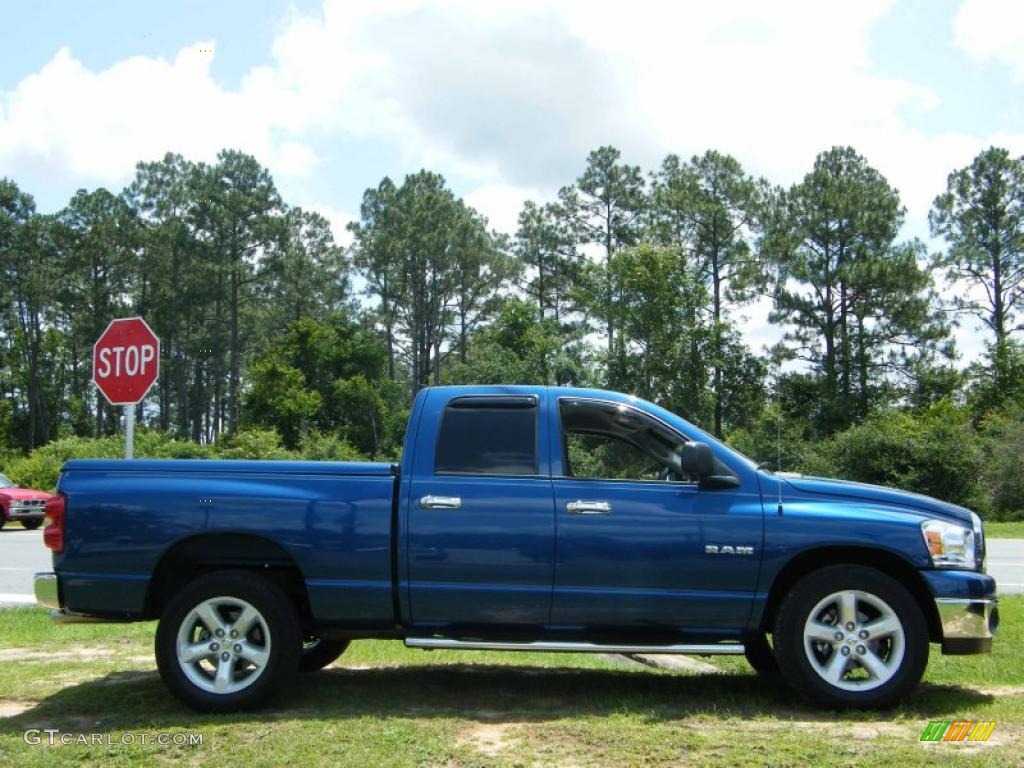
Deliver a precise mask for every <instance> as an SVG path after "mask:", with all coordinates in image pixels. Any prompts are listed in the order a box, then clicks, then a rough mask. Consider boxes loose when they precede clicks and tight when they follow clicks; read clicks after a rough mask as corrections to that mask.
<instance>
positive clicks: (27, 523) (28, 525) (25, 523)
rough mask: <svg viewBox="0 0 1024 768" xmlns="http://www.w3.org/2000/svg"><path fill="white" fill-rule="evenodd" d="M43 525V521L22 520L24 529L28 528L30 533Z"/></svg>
mask: <svg viewBox="0 0 1024 768" xmlns="http://www.w3.org/2000/svg"><path fill="white" fill-rule="evenodd" d="M42 524H43V521H42V520H22V521H21V525H22V527H24V528H26V529H28V530H30V531H34V530H35V529H36V528H38V527H39V526H40V525H42Z"/></svg>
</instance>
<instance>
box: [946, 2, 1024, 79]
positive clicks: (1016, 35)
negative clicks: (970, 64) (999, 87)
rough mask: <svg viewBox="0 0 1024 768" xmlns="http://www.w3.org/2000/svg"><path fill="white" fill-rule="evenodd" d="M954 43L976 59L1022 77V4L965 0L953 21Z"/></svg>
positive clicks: (1023, 6)
mask: <svg viewBox="0 0 1024 768" xmlns="http://www.w3.org/2000/svg"><path fill="white" fill-rule="evenodd" d="M953 32H954V40H955V42H956V45H957V46H958V47H959V48H961V49H962V50H963V51H964V52H966V53H967V54H968V55H969V56H972V57H974V58H975V59H978V60H979V61H993V60H994V61H997V62H999V63H1001V64H1003V65H1005V66H1007V67H1009V69H1010V71H1011V72H1012V73H1013V75H1014V77H1015V78H1017V79H1018V80H1024V3H1021V2H1020V0H966V2H965V3H964V4H963V5H962V6H961V7H960V11H959V13H957V15H956V19H955V20H954V22H953Z"/></svg>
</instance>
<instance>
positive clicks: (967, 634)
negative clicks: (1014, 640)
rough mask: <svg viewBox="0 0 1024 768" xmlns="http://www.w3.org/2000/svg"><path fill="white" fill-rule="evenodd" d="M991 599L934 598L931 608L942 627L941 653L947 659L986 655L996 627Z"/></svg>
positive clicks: (995, 609) (996, 610) (994, 604)
mask: <svg viewBox="0 0 1024 768" xmlns="http://www.w3.org/2000/svg"><path fill="white" fill-rule="evenodd" d="M998 602H999V601H998V600H996V598H994V597H983V598H963V597H937V598H935V608H936V610H938V612H939V623H940V624H941V626H942V652H943V653H945V654H949V655H955V656H957V655H964V654H971V653H988V652H989V651H990V650H991V649H992V636H993V635H995V633H996V630H997V629H998V627H999V607H998Z"/></svg>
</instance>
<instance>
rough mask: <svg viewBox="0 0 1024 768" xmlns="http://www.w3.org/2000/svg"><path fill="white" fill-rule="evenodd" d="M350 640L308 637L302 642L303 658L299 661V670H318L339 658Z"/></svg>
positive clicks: (303, 671) (304, 671)
mask: <svg viewBox="0 0 1024 768" xmlns="http://www.w3.org/2000/svg"><path fill="white" fill-rule="evenodd" d="M348 643H349V641H348V640H321V639H320V638H319V637H316V636H312V637H307V638H306V641H305V642H304V643H303V644H302V659H301V661H299V672H302V673H307V672H318V671H320V670H321V669H323V668H324V667H326V666H329V665H330V664H331V662H333V661H334V660H335V659H337V658H338V657H339V656H341V654H343V653H344V652H345V650H346V649H347V648H348Z"/></svg>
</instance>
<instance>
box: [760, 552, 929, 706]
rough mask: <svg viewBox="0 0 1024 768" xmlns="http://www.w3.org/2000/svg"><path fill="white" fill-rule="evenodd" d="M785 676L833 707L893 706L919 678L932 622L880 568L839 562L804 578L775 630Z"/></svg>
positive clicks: (800, 691) (797, 687) (785, 604)
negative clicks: (840, 563) (929, 621)
mask: <svg viewBox="0 0 1024 768" xmlns="http://www.w3.org/2000/svg"><path fill="white" fill-rule="evenodd" d="M773 639H774V641H775V643H774V650H775V658H776V660H777V661H778V664H779V669H780V671H781V672H782V675H783V678H784V679H785V680H786V682H787V683H789V685H790V686H791V687H792V688H794V689H795V690H796V691H797V693H798V694H800V695H802V696H806V697H807V698H810V699H812V700H814V701H817V702H818V703H821V704H825V705H827V706H833V707H839V708H847V707H864V708H869V707H886V706H889V705H891V704H894V703H895V702H897V701H899V700H900V699H902V698H903V697H904V696H906V695H907V694H908V693H910V691H911V690H913V688H914V687H915V686H916V685H917V683H918V682H919V681H920V679H921V676H922V675H923V674H924V669H925V666H926V665H927V663H928V627H927V625H926V623H925V619H924V615H923V614H922V612H921V609H920V607H919V606H918V605H917V602H916V601H915V600H914V598H913V596H912V595H911V594H910V593H909V592H908V591H907V590H906V588H905V587H903V586H902V585H901V584H900V583H899V582H898V581H896V580H895V579H893V578H891V577H890V576H887V575H886V574H884V573H882V572H881V571H878V570H876V569H874V568H866V567H863V566H859V565H838V566H830V567H828V568H822V569H821V570H819V571H815V572H814V573H811V574H809V575H807V576H805V577H804V578H803V579H801V580H800V581H798V582H797V583H796V584H795V585H794V586H793V588H792V589H791V590H790V592H789V595H788V597H787V598H786V599H785V600H784V601H783V603H782V605H781V607H780V608H779V611H778V614H777V616H776V620H775V632H774V635H773Z"/></svg>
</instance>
